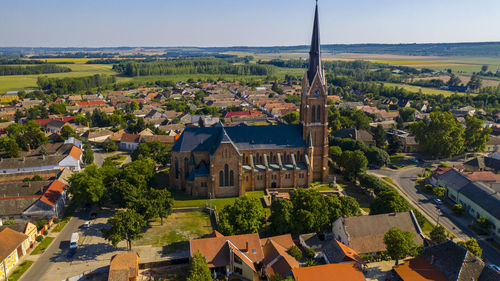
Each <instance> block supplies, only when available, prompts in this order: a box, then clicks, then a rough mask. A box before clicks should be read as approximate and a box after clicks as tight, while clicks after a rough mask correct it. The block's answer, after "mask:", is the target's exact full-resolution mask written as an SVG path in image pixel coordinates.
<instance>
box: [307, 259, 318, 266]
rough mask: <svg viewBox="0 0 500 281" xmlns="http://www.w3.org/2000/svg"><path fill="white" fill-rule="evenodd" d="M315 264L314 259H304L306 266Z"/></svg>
mask: <svg viewBox="0 0 500 281" xmlns="http://www.w3.org/2000/svg"><path fill="white" fill-rule="evenodd" d="M316 264H317V262H316V260H315V259H308V260H306V267H307V266H315V265H316Z"/></svg>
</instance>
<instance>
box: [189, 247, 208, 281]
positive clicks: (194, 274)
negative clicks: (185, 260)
mask: <svg viewBox="0 0 500 281" xmlns="http://www.w3.org/2000/svg"><path fill="white" fill-rule="evenodd" d="M186 280H187V281H212V275H211V273H210V268H208V264H207V260H206V259H205V257H204V256H203V255H202V254H201V253H200V252H199V251H196V253H195V254H194V255H193V257H192V258H191V260H190V262H189V276H188V277H187V279H186Z"/></svg>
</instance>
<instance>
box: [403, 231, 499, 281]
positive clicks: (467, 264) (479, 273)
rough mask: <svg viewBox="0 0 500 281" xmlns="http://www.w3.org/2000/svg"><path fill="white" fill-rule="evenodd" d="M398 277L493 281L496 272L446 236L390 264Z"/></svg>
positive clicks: (411, 280) (406, 279) (422, 280)
mask: <svg viewBox="0 0 500 281" xmlns="http://www.w3.org/2000/svg"><path fill="white" fill-rule="evenodd" d="M394 272H395V273H396V275H397V276H398V277H399V280H402V281H427V280H435V281H449V280H453V281H470V280H476V281H493V280H500V273H499V272H498V271H496V270H494V269H493V268H491V267H489V266H487V265H486V264H485V263H484V262H483V261H482V260H481V259H480V258H479V257H476V256H475V255H474V254H472V253H471V252H470V251H468V250H467V249H465V248H464V247H462V246H460V245H458V244H456V243H455V242H453V241H451V240H448V241H446V242H442V243H439V244H436V245H433V246H430V247H426V248H425V249H424V251H423V252H422V254H421V255H420V256H418V257H416V258H413V259H410V260H408V261H406V262H404V263H403V264H401V265H398V266H395V267H394Z"/></svg>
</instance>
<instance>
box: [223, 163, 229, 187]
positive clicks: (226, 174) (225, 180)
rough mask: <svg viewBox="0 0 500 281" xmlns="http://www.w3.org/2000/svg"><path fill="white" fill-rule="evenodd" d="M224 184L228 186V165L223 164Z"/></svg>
mask: <svg viewBox="0 0 500 281" xmlns="http://www.w3.org/2000/svg"><path fill="white" fill-rule="evenodd" d="M224 185H225V186H229V165H228V164H226V165H224Z"/></svg>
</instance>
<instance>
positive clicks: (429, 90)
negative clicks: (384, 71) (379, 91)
mask: <svg viewBox="0 0 500 281" xmlns="http://www.w3.org/2000/svg"><path fill="white" fill-rule="evenodd" d="M383 84H384V85H385V86H388V87H399V88H404V89H406V90H408V91H411V92H418V91H419V90H422V93H423V94H424V95H443V96H450V95H453V94H455V92H451V91H445V90H439V89H433V88H426V87H419V86H413V85H406V84H397V83H388V82H383ZM457 94H459V95H464V94H465V93H457Z"/></svg>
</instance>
